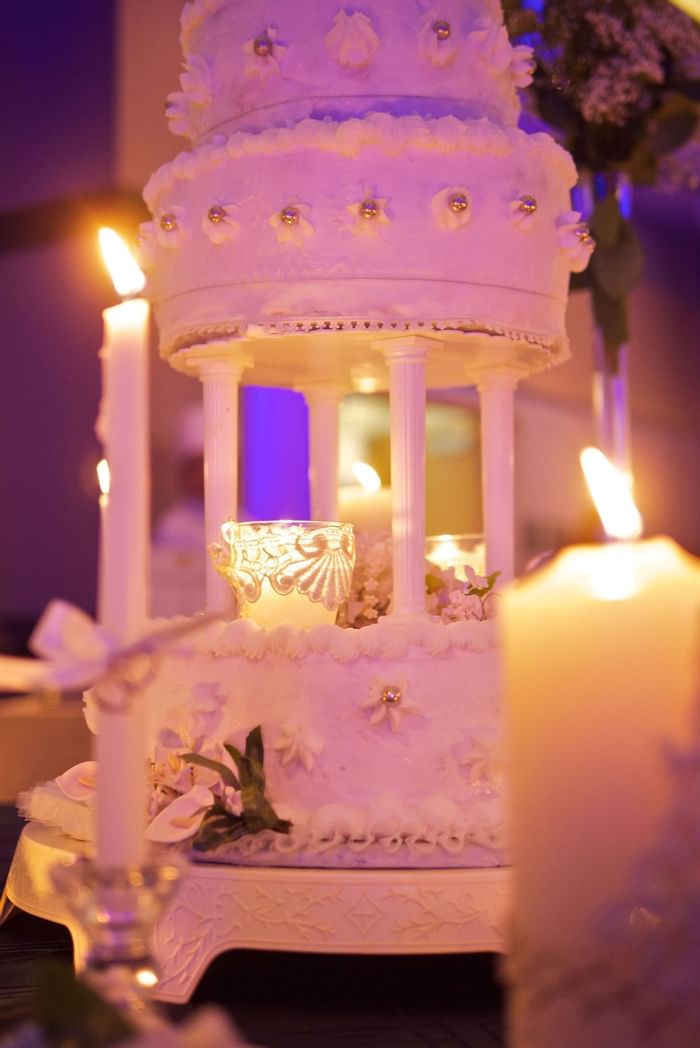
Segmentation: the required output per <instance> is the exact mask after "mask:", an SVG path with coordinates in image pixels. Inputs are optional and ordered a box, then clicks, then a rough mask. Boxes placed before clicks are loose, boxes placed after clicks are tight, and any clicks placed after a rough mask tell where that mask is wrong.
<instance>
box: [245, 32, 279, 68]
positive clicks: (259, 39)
mask: <svg viewBox="0 0 700 1048" xmlns="http://www.w3.org/2000/svg"><path fill="white" fill-rule="evenodd" d="M264 42H267V43H269V45H270V46H269V49H268V50H267V53H262V54H261V53H260V51H261V43H264ZM256 48H257V50H256ZM286 51H287V48H286V47H285V46H284V45H283V44H280V43H278V42H277V30H276V29H275V28H274V27H273V26H268V27H267V29H266V30H265V31H264V32H263V33H258V35H257V36H254V37H252V38H251V39H250V40H248V41H247V42H246V43H245V44H244V45H243V53H244V54H245V69H244V75H245V76H246V77H259V78H260V79H261V80H267V79H268V78H269V77H271V76H279V75H280V62H281V61H282V59H283V58H284V55H285V53H286Z"/></svg>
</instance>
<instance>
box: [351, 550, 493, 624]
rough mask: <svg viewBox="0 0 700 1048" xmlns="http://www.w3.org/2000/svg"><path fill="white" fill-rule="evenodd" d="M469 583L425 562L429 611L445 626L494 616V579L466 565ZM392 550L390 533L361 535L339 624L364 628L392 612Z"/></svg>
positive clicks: (453, 573)
mask: <svg viewBox="0 0 700 1048" xmlns="http://www.w3.org/2000/svg"><path fill="white" fill-rule="evenodd" d="M464 574H465V578H464V579H458V578H457V576H456V574H455V571H454V568H448V569H447V570H442V569H440V568H438V567H437V566H436V565H435V564H432V563H431V562H430V561H426V562H425V575H426V596H425V608H426V611H427V612H428V614H429V615H433V616H435V617H436V618H438V619H439V620H440V621H441V622H466V621H467V620H469V619H476V620H478V621H482V620H484V619H490V618H493V617H494V615H495V613H496V603H497V602H496V601H495V600H493V599H492V598H493V596H494V594H493V582H494V579H493V578H492V577H491V578H485V577H484V576H482V575H477V574H476V573H475V572H474V570H473V569H472V568H471V567H469V566H466V567H465V568H464ZM392 590H393V580H392V550H391V537H390V536H389V535H385V534H369V533H363V532H359V533H358V534H357V535H356V544H355V572H354V574H353V579H352V586H351V590H350V597H349V599H348V602H347V605H346V607H345V608H344V610H343V611H342V612H341V615H340V617H339V625H341V626H350V627H352V628H353V629H359V628H360V627H362V626H369V625H371V624H372V623H374V622H376V621H377V619H379V618H381V617H382V616H383V615H386V614H388V612H389V611H390V609H391V594H392Z"/></svg>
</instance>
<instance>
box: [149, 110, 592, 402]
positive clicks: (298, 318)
mask: <svg viewBox="0 0 700 1048" xmlns="http://www.w3.org/2000/svg"><path fill="white" fill-rule="evenodd" d="M575 180H576V174H575V170H574V167H573V164H572V162H571V159H570V157H569V156H568V154H567V153H566V152H565V151H564V150H562V149H561V148H560V147H559V146H557V145H556V144H555V143H554V142H553V141H552V139H551V138H550V137H549V136H547V135H544V134H535V135H528V134H526V133H524V132H523V131H520V130H518V129H516V128H511V129H503V128H501V127H498V126H496V125H495V124H492V123H490V122H489V121H488V120H475V121H461V120H458V119H456V118H455V117H442V118H439V119H436V120H432V119H424V118H422V117H418V116H411V117H392V116H388V115H386V114H372V115H370V116H368V117H366V118H364V119H351V120H347V121H342V122H335V121H332V120H303V121H301V122H300V123H299V124H297V125H295V126H293V127H290V128H275V129H271V130H268V131H264V132H262V133H260V134H252V133H251V134H249V133H242V132H241V133H236V134H234V135H233V136H231V137H230V138H227V139H224V140H217V141H216V142H215V143H213V144H211V145H209V146H203V147H200V148H198V149H197V150H195V151H194V152H192V153H184V154H181V155H180V156H179V157H177V158H176V159H175V160H174V161H173V162H172V163H170V164H168V165H166V166H165V167H163V168H161V169H160V170H159V171H158V172H157V173H156V174H155V175H154V176H153V177H152V179H151V180H150V182H149V184H148V186H147V187H146V190H145V194H144V195H145V199H146V201H147V203H148V205H149V208H150V209H151V211H152V214H153V220H152V221H151V222H150V223H147V224H146V226H144V227H142V244H143V248H144V263H145V264H146V265H147V266H148V264H149V263H150V264H151V265H152V266H153V274H154V275H153V276H152V278H151V280H150V284H149V292H150V295H151V297H152V298H153V299H154V301H155V304H156V309H157V315H158V321H159V326H160V331H161V350H162V352H163V354H164V355H165V356H166V357H169V358H170V359H171V362H172V363H173V364H174V365H175V366H176V367H177V366H182V367H185V366H186V362H187V351H188V350H189V349H190V348H191V347H193V346H201V345H205V344H206V343H208V342H211V341H220V340H221V339H235V340H240V341H241V342H244V343H249V344H250V346H251V347H252V350H253V369H252V371H251V372H250V374H249V376H248V379H249V380H250V381H259V382H263V383H271V384H278V385H287V384H289V385H293V384H295V382H298V381H301V380H303V378H304V377H305V376H306V375H307V374H308V375H312V376H314V377H316V378H318V377H322V378H333V379H336V380H340V381H343V382H344V383H345V384H346V385H347V387H348V388H351V387H352V386H353V385H355V382H354V376H355V374H356V373H358V372H362V370H363V368H366V369H370V370H371V368H372V367H374V366H375V365H376V359H375V354H374V353H373V350H372V345H373V342H374V341H375V340H376V338H377V332H381V333H383V334H386V333H387V332H388V333H391V332H392V331H399V332H405V331H411V332H421V333H430V332H438V333H439V336H440V340H441V343H442V352H443V356H442V357H441V358H439V359H438V361H437V364H436V368H437V371H436V376H437V378H436V381H434V382H433V381H432V379H431V377H430V373H429V381H431V383H432V384H443V385H444V384H448V385H449V384H464V383H465V380H468V379H469V374H468V369H469V360H468V357H469V346H470V339H471V340H472V341H474V339H475V338H476V339H477V340H478V339H481V340H482V343H483V342H484V340H485V341H486V342H487V343H488V341H489V337H491V336H500V337H501V338H504V339H506V340H507V341H508V342H509V343H511V344H516V345H519V346H521V347H522V356H523V366H524V367H525V368H526V369H527V370H534V369H535V368H536V367H542V366H546V365H548V364H549V363H552V362H555V361H556V360H557V359H559V358H561V357H563V356H565V355H566V352H567V350H566V337H565V332H564V312H565V305H566V295H567V289H568V282H569V275H570V272H571V270H572V269H580V268H583V266H584V265H585V264H586V262H587V261H588V258H589V255H590V249H589V245H588V242H587V241H586V239H585V232H584V231H582V228H581V227H580V226H579V224H578V217H579V216H578V215H576V213H574V212H571V211H570V210H569V208H570V205H569V190H570V188H571V186H572V185H573V184H574V182H575ZM339 331H342V332H343V339H342V340H337V343H338V344H337V345H332V344H331V342H330V341H329V342H328V343H327V344H326V347H325V349H324V350H319V348H318V347H317V345H316V340H315V336H316V335H317V334H318V333H319V332H321V333H323V332H328V333H333V332H339ZM261 336H264V337H261ZM309 336H314V337H313V338H312V340H311V342H309ZM494 341H495V342H497V341H498V339H497V338H496V339H495V340H494ZM309 347H311V348H309ZM482 363H483V362H482V361H479V366H481V364H482ZM465 368H466V371H465Z"/></svg>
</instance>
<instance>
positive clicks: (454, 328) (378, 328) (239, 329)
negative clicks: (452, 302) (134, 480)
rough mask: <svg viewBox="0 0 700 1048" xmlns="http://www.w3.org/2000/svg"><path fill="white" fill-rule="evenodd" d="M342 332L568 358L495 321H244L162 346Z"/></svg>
mask: <svg viewBox="0 0 700 1048" xmlns="http://www.w3.org/2000/svg"><path fill="white" fill-rule="evenodd" d="M339 331H343V332H345V333H349V332H355V333H358V334H362V333H368V334H369V333H372V332H385V333H388V332H401V333H405V332H416V331H419V332H420V333H421V334H428V335H429V334H430V333H431V332H435V333H443V332H444V333H448V334H457V335H489V336H492V337H498V338H507V339H509V340H510V341H512V342H518V343H523V344H525V345H528V346H533V347H535V348H537V349H540V350H543V351H544V352H545V353H548V354H551V356H552V358H553V359H554V358H555V357H556V359H557V360H563V359H565V358H566V357H567V356H568V343H564V342H563V340H562V339H557V338H554V337H553V336H551V335H544V334H540V333H538V332H534V331H521V330H516V329H514V328H508V327H504V326H503V325H502V324H495V323H493V322H491V321H484V320H476V319H474V318H463V319H449V320H412V319H409V320H407V319H405V318H401V319H391V318H390V319H387V320H376V319H364V318H352V319H349V318H348V317H341V316H333V315H331V316H329V317H323V318H318V317H316V318H313V319H311V318H303V319H302V318H289V319H286V320H261V321H250V322H246V321H241V322H240V323H237V322H232V323H225V324H223V323H222V324H212V325H207V326H206V327H199V328H188V329H187V330H186V331H184V332H182V334H179V335H177V336H175V337H174V338H171V339H170V340H169V341H168V342H167V343H164V344H163V345H162V346H161V355H162V356H163V357H164V358H166V359H167V358H170V357H172V356H176V355H177V354H179V353H184V352H186V351H187V350H189V349H193V348H195V347H197V346H206V345H207V344H208V343H210V342H220V341H228V340H229V339H236V340H246V341H252V340H255V339H257V338H264V337H274V336H277V337H280V336H290V335H309V334H333V333H337V332H339Z"/></svg>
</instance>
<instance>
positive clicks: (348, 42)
mask: <svg viewBox="0 0 700 1048" xmlns="http://www.w3.org/2000/svg"><path fill="white" fill-rule="evenodd" d="M325 42H326V48H327V50H328V53H329V54H330V56H331V58H334V59H335V61H336V62H337V63H338V64H339V65H341V66H345V67H346V68H348V69H366V68H367V66H368V65H369V63H370V62H371V60H372V58H373V57H374V55H375V53H376V51H377V49H378V47H379V37H378V36H377V34H376V33H375V31H374V29H373V28H372V23H371V21H370V19H369V18H368V17H367V15H364V14H361V13H360V12H359V11H356V12H354V14H351V15H349V14H346V12H345V11H339V12H338V14H337V15H336V16H335V21H334V22H333V28H332V29H331V30H330V32H329V33H328V35H327V36H326V41H325Z"/></svg>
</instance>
